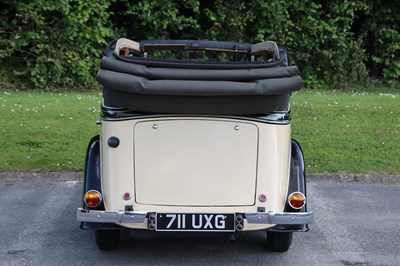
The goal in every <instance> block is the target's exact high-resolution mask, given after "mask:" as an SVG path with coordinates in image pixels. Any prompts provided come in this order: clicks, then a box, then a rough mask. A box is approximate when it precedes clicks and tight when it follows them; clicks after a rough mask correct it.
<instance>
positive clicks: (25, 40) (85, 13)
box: [0, 0, 400, 90]
mask: <svg viewBox="0 0 400 266" xmlns="http://www.w3.org/2000/svg"><path fill="white" fill-rule="evenodd" d="M399 23H400V1H384V0H358V1H350V0H336V1H328V0H292V1H287V0H268V1H267V0H253V1H239V0H230V1H222V0H214V1H199V0H182V1H173V0H142V1H128V0H103V1H84V0H57V1H55V0H47V1H46V0H30V1H28V0H9V1H0V64H1V68H0V86H1V87H3V88H5V87H6V88H18V89H32V88H34V89H40V90H53V89H58V90H59V89H65V90H78V89H93V88H97V86H98V85H97V83H96V82H95V79H94V77H95V74H96V71H97V68H98V63H99V60H100V58H101V56H102V52H103V49H104V47H105V46H106V44H107V43H108V42H109V41H111V40H112V39H115V38H118V37H127V38H131V39H134V40H143V39H209V40H226V41H245V42H260V41H265V40H275V41H277V42H279V43H281V44H282V45H284V46H286V47H287V49H288V51H289V54H290V56H291V62H292V64H297V65H298V66H299V67H300V69H301V72H302V76H303V77H304V79H305V85H306V86H308V87H311V88H346V87H347V86H348V85H354V84H363V83H367V82H377V81H379V82H383V83H385V84H388V85H391V86H394V87H396V88H398V87H399V80H400V25H399Z"/></svg>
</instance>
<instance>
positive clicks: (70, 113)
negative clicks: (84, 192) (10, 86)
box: [0, 92, 101, 171]
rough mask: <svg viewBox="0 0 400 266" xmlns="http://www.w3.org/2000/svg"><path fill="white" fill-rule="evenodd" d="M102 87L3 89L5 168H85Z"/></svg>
mask: <svg viewBox="0 0 400 266" xmlns="http://www.w3.org/2000/svg"><path fill="white" fill-rule="evenodd" d="M100 101H101V95H100V94H99V93H71V92H68V93H37V92H0V114H1V115H0V126H1V128H0V133H1V138H0V145H1V149H0V171H27V170H29V171H31V170H33V171H67V170H78V171H82V170H83V168H84V156H85V153H86V148H87V143H88V142H89V140H90V138H91V137H92V136H93V135H95V134H98V132H99V129H98V126H96V124H95V122H96V120H97V119H98V118H99V109H100Z"/></svg>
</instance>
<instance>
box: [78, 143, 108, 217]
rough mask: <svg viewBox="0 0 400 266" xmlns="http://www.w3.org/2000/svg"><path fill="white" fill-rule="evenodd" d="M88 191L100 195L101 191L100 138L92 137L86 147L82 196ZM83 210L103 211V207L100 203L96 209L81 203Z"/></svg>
mask: <svg viewBox="0 0 400 266" xmlns="http://www.w3.org/2000/svg"><path fill="white" fill-rule="evenodd" d="M89 190H97V191H99V192H100V193H101V192H102V189H101V173H100V137H99V135H97V136H94V137H93V138H92V139H91V140H90V142H89V145H88V148H87V151H86V163H85V175H84V181H83V195H85V193H86V192H88V191H89ZM82 204H83V208H84V209H86V210H104V205H103V203H101V204H100V205H99V206H98V207H96V208H91V207H88V206H86V205H85V203H84V202H83V201H82Z"/></svg>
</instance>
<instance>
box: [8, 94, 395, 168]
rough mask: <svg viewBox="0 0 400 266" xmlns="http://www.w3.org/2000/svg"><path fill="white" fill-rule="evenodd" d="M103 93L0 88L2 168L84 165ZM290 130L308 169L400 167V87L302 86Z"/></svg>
mask: <svg viewBox="0 0 400 266" xmlns="http://www.w3.org/2000/svg"><path fill="white" fill-rule="evenodd" d="M100 101H101V95H100V93H98V92H91V93H90V92H82V93H77V92H68V93H50V92H46V93H39V92H9V91H0V126H1V127H0V133H1V135H0V137H1V138H0V145H1V148H0V171H71V170H72V171H82V170H83V167H84V157H85V153H86V147H87V143H88V142H89V140H90V138H91V137H92V136H93V135H95V134H98V133H99V129H98V126H96V124H95V121H96V120H97V119H98V118H99V109H100ZM292 114H293V120H292V129H293V130H292V136H293V138H295V139H297V140H298V141H299V142H300V144H301V145H302V148H303V151H304V154H305V159H306V167H307V171H308V172H313V173H317V172H320V173H321V172H356V173H371V172H377V173H400V94H399V93H398V92H396V91H393V90H392V91H390V90H382V91H380V90H377V89H375V90H373V91H371V90H370V91H368V92H338V91H336V92H335V91H321V90H303V91H299V92H296V93H294V95H293V98H292Z"/></svg>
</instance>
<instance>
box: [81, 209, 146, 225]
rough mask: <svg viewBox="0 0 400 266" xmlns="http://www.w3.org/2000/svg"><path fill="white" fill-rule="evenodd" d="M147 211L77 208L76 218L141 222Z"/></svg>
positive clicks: (103, 221) (87, 220)
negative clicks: (110, 210)
mask: <svg viewBox="0 0 400 266" xmlns="http://www.w3.org/2000/svg"><path fill="white" fill-rule="evenodd" d="M146 215H147V212H131V211H116V212H107V211H95V210H84V209H82V208H78V210H77V212H76V218H77V220H78V221H81V222H95V223H143V222H144V220H145V218H146Z"/></svg>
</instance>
